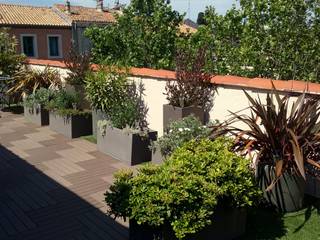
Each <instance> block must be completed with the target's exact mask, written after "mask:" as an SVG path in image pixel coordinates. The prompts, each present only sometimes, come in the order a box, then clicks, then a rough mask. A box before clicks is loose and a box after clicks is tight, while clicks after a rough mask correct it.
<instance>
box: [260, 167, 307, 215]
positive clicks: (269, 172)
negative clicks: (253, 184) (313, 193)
mask: <svg viewBox="0 0 320 240" xmlns="http://www.w3.org/2000/svg"><path fill="white" fill-rule="evenodd" d="M258 171H259V175H258V180H259V185H260V188H261V189H262V190H263V191H264V198H265V199H266V200H267V201H268V202H269V203H271V204H272V205H274V206H275V207H276V208H277V209H278V210H279V211H281V212H295V211H298V210H300V209H302V207H303V200H304V193H305V188H306V182H305V181H304V179H303V177H302V176H300V175H297V174H289V173H287V172H285V173H284V174H283V175H282V176H281V177H280V179H279V180H278V182H277V183H276V184H275V186H274V187H273V188H272V189H271V190H270V191H268V192H266V191H265V190H266V189H267V187H268V186H269V185H270V183H271V179H274V178H275V170H274V167H273V166H268V165H265V166H260V167H259V168H258Z"/></svg>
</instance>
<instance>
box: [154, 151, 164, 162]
mask: <svg viewBox="0 0 320 240" xmlns="http://www.w3.org/2000/svg"><path fill="white" fill-rule="evenodd" d="M163 161H164V157H163V156H162V154H161V151H160V149H159V148H158V147H157V148H156V149H153V150H152V163H155V164H161V163H163Z"/></svg>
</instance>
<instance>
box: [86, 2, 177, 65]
mask: <svg viewBox="0 0 320 240" xmlns="http://www.w3.org/2000/svg"><path fill="white" fill-rule="evenodd" d="M181 22H182V16H181V15H180V14H179V13H178V12H176V11H173V10H172V8H171V6H170V4H169V2H168V1H165V0H132V1H131V4H130V5H129V6H128V7H127V8H125V9H124V10H123V13H122V14H120V15H118V16H117V17H116V23H115V24H113V25H109V26H106V27H104V28H99V27H93V28H90V29H88V30H87V31H86V35H87V36H88V37H89V39H91V41H92V43H93V49H92V55H93V58H94V61H95V62H98V63H101V62H104V63H109V64H119V65H129V66H138V67H153V68H172V66H173V62H174V55H175V41H176V38H177V36H178V27H179V24H180V23H181Z"/></svg>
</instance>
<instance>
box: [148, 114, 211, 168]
mask: <svg viewBox="0 0 320 240" xmlns="http://www.w3.org/2000/svg"><path fill="white" fill-rule="evenodd" d="M209 125H211V124H209ZM209 125H208V126H204V125H203V124H202V123H201V122H200V120H199V119H198V118H196V117H195V116H193V115H189V116H187V117H184V118H182V119H181V120H177V121H173V122H171V123H170V124H169V127H168V132H167V133H164V135H163V136H162V137H160V138H158V139H157V141H155V142H153V144H152V153H153V154H152V162H153V163H161V162H162V161H163V160H164V159H166V158H168V157H169V156H170V155H171V153H172V152H173V151H174V150H175V149H177V148H178V147H181V146H182V145H183V144H184V143H186V142H189V141H190V140H192V139H197V138H206V137H209V135H210V133H211V127H210V126H209Z"/></svg>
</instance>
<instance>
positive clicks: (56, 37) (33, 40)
mask: <svg viewBox="0 0 320 240" xmlns="http://www.w3.org/2000/svg"><path fill="white" fill-rule="evenodd" d="M0 27H5V28H8V29H9V33H11V34H12V35H14V36H15V37H16V39H17V43H18V45H17V52H18V53H22V54H25V55H26V56H27V57H28V58H40V59H57V60H62V59H64V58H65V56H66V55H67V53H68V51H69V49H70V48H71V40H72V23H71V22H70V21H68V20H66V19H63V18H61V17H60V16H59V14H57V13H56V12H55V11H52V9H51V8H45V7H34V6H21V5H12V4H0Z"/></svg>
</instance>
